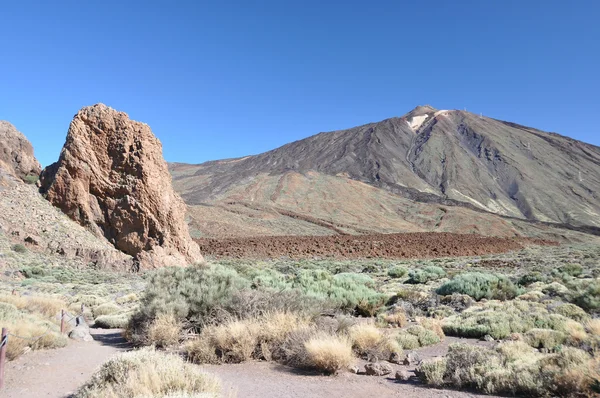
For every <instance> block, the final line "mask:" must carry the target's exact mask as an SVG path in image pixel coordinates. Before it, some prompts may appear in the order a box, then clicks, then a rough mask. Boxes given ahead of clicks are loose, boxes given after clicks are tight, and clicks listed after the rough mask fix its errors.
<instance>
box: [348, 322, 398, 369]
mask: <svg viewBox="0 0 600 398" xmlns="http://www.w3.org/2000/svg"><path fill="white" fill-rule="evenodd" d="M348 335H349V337H350V341H351V342H352V348H353V349H354V351H355V352H356V353H357V354H358V355H359V356H362V357H364V358H366V359H368V360H378V359H388V358H390V356H391V355H392V354H398V355H399V354H401V353H402V347H400V345H399V344H398V342H397V341H396V340H394V339H392V338H390V337H388V336H387V335H386V334H385V333H384V332H382V331H381V330H380V329H378V328H377V327H376V326H375V325H372V324H368V323H359V324H356V325H353V326H352V327H350V329H349V330H348Z"/></svg>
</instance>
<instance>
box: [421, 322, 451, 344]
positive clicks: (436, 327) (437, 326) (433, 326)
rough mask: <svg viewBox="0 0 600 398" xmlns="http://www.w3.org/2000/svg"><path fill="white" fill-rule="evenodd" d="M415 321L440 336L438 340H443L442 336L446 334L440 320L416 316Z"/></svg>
mask: <svg viewBox="0 0 600 398" xmlns="http://www.w3.org/2000/svg"><path fill="white" fill-rule="evenodd" d="M417 322H418V323H419V325H421V326H423V327H424V328H425V329H427V330H431V331H432V332H433V333H435V334H436V335H437V336H438V337H439V338H440V340H443V339H444V337H446V335H445V334H444V330H443V329H442V321H441V320H439V319H433V318H418V319H417Z"/></svg>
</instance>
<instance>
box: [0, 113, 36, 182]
mask: <svg viewBox="0 0 600 398" xmlns="http://www.w3.org/2000/svg"><path fill="white" fill-rule="evenodd" d="M0 169H2V170H4V171H5V172H6V173H8V174H10V175H12V176H14V177H17V178H20V179H25V178H27V177H29V176H30V177H32V178H36V177H37V176H39V174H40V171H41V170H42V168H41V166H40V164H39V162H38V161H37V159H36V158H35V156H33V147H32V146H31V143H30V142H29V141H28V140H27V138H25V136H24V135H23V134H21V133H20V132H19V131H17V129H16V128H15V126H13V125H12V124H10V123H9V122H5V121H1V120H0Z"/></svg>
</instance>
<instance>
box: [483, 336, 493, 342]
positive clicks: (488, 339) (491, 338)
mask: <svg viewBox="0 0 600 398" xmlns="http://www.w3.org/2000/svg"><path fill="white" fill-rule="evenodd" d="M482 340H483V341H494V338H493V337H492V336H490V335H489V334H486V335H485V336H483V338H482Z"/></svg>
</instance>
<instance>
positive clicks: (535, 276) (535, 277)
mask: <svg viewBox="0 0 600 398" xmlns="http://www.w3.org/2000/svg"><path fill="white" fill-rule="evenodd" d="M547 280H548V277H546V276H545V275H544V274H542V273H541V272H539V271H533V272H529V273H527V274H525V275H522V276H521V277H520V278H519V281H518V282H517V283H518V284H519V285H521V286H529V285H531V284H532V283H536V282H546V281H547Z"/></svg>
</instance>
